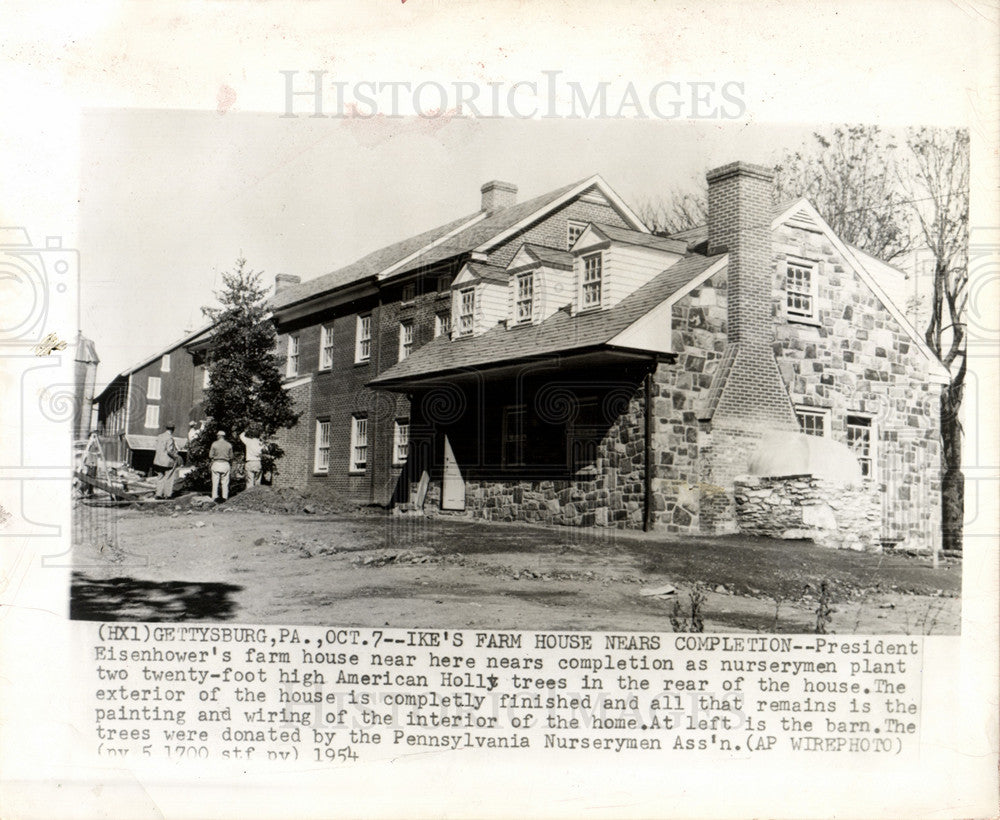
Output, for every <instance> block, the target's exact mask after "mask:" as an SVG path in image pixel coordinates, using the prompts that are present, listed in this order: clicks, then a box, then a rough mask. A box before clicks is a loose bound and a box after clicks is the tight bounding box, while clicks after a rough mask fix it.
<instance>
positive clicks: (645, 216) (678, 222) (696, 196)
mask: <svg viewBox="0 0 1000 820" xmlns="http://www.w3.org/2000/svg"><path fill="white" fill-rule="evenodd" d="M636 212H637V213H638V215H639V218H640V219H641V220H642V221H643V222H645V223H646V226H647V227H648V228H649V229H650V230H651V231H652V232H653V233H655V234H659V235H660V236H670V235H671V234H675V233H679V232H680V231H686V230H688V229H689V228H697V227H699V226H701V225H707V224H708V188H707V186H706V185H705V182H704V179H702V184H701V186H700V187H696V186H695V185H694V183H692V189H691V190H684V189H682V188H674V189H673V190H672V191H671V192H670V193H669V194H667V196H666V197H665V198H662V199H646V200H645V201H643V202H641V203H639V207H638V209H637V211H636Z"/></svg>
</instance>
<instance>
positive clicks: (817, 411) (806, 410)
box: [792, 404, 833, 438]
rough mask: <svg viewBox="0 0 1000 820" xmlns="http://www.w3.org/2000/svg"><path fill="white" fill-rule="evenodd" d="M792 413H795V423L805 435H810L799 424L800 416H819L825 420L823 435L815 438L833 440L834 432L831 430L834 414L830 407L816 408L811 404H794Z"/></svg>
mask: <svg viewBox="0 0 1000 820" xmlns="http://www.w3.org/2000/svg"><path fill="white" fill-rule="evenodd" d="M792 411H793V412H794V413H795V422H796V423H797V424H798V425H799V432H800V433H803V434H805V435H810V434H809V433H806V431H805V430H803V429H802V424H801V422H799V414H800V413H801V414H802V415H803V416H819V417H821V418H822V419H823V435H822V436H815V438H833V435H832V434H833V430H832V429H831V427H832V424H833V413H832V412H831V410H830V408H829V407H816V406H814V405H811V404H793V405H792Z"/></svg>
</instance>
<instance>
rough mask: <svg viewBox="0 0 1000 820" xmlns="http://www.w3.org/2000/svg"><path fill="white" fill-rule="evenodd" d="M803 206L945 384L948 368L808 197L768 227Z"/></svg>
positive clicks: (932, 375) (935, 378)
mask: <svg viewBox="0 0 1000 820" xmlns="http://www.w3.org/2000/svg"><path fill="white" fill-rule="evenodd" d="M803 209H805V210H806V211H807V212H808V213H809V215H810V216H811V217H812V218H813V219H815V220H816V223H817V225H818V226H819V227H820V229H821V230H822V232H823V234H824V236H826V237H827V239H829V240H830V244H832V245H833V247H834V248H835V249H836V250H837V252H838V253H839V254H840V255H841V256H843V257H844V259H845V260H847V262H848V264H850V265H851V267H852V268H853V269H854V272H855V273H856V274H857V275H858V277H859V278H860V279H861V281H862V282H864V283H865V284H866V285H868V287H869V288H870V289H871V291H872V293H874V294H875V296H876V297H877V298H878V300H879V301H880V302H881V303H882V307H884V308H885V309H886V310H887V311H889V314H890V315H891V316H892V318H893V319H895V320H896V321H897V322H898V323H899V326H900V327H902V328H903V331H904V332H905V333H906V334H907V335H908V336H909V337H910V340H911V341H912V342H913V344H914V346H915V347H916V348H917V349H918V350H919V351H920V352H921V353H923V354H924V356H926V357H927V359H928V360H929V361H930V364H931V367H930V372H929V374H928V376H929V377H930V380H931V381H934V382H936V383H938V384H948V383H949V382H950V381H951V374H949V373H948V370H947V369H946V368H945V366H944V365H943V364H942V363H941V360H940V359H939V358H938V357H937V356H935V355H934V351H932V350H931V349H930V348H929V347H928V346H927V343H926V342H925V341H924V340H923V338H922V337H921V336H920V333H919V331H918V330H917V329H916V328H915V327H914V326H913V325H912V324H910V320H909V319H907V318H906V316H905V315H904V314H903V313H902V312H901V311H900V310H899V308H897V307H896V305H895V304H894V303H893V301H892V299H890V298H889V295H888V294H887V293H886V292H885V290H884V289H883V288H882V286H881V285H880V284H879V283H878V282H877V281H876V279H875V277H873V276H872V275H871V273H869V271H868V269H867V268H866V267H865V266H864V265H863V264H862V262H861V260H860V259H858V257H857V256H855V254H854V253H853V252H852V251H851V249H850V248H849V247H848V246H847V244H846V243H845V242H844V241H843V240H841V238H840V237H839V236H837V235H836V234H835V233H834V232H833V229H832V228H831V227H830V226H829V225H828V224H827V223H826V220H825V219H823V217H822V216H820V214H819V211H817V210H816V208H815V207H813V204H812V203H811V202H810V201H809V200H808V199H806V198H805V197H802V198H800V199H798V200H797V201H795V202H793V203H792V204H791V205H789V206H788V207H787V208H786V209H785V210H784V211H783V212H782V213H780V214H778V216H776V217H775V218H774V219H773V220H772V221H771V230H772V231H773V230H775V229H776V228H777V227H778V226H779V225H781V224H784V223H785V222H788V221H789V220H790V219H792V218H793V217H795V218H798V217H797V214H798V213H799V212H800V211H802V210H803Z"/></svg>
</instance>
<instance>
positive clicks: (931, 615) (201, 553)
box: [72, 502, 961, 634]
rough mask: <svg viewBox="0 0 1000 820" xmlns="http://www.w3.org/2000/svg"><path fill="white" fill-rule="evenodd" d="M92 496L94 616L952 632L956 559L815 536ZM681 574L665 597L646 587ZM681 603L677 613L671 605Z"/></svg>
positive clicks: (75, 609) (86, 604) (78, 583)
mask: <svg viewBox="0 0 1000 820" xmlns="http://www.w3.org/2000/svg"><path fill="white" fill-rule="evenodd" d="M318 512H319V514H294V513H292V514H281V515H275V514H267V513H263V512H257V511H253V510H248V509H239V505H238V504H234V503H232V502H231V506H226V505H223V506H220V507H206V508H204V509H192V508H191V507H190V506H189V505H188V504H183V505H182V504H178V505H176V509H175V508H174V505H170V506H166V507H162V506H161V507H158V508H155V509H154V510H153V511H147V510H135V509H125V510H114V509H93V508H84V507H81V508H79V516H80V518H79V521H80V526H78V527H77V532H78V534H79V538H78V542H79V543H78V544H77V546H76V548H75V552H74V568H75V572H74V587H73V594H72V615H73V617H76V618H86V619H95V620H151V621H180V620H195V621H209V620H233V621H238V622H242V623H270V624H279V623H280V624H344V625H355V626H369V627H370V626H385V625H388V626H416V627H448V628H457V627H479V628H497V629H500V628H508V629H510V628H513V629H518V628H519V629H581V630H595V631H600V630H628V631H657V632H670V631H672V630H674V629H688V628H690V616H691V612H690V609H691V597H690V593H691V592H692V590H694V589H696V588H697V589H699V590H702V591H703V592H704V596H705V599H704V602H703V603H702V604H701V606H700V611H701V613H700V614H701V617H703V619H704V628H705V630H706V631H710V632H711V631H717V632H735V631H740V632H745V631H749V632H756V631H764V632H775V631H777V632H811V631H814V630H815V628H816V621H817V615H816V610H817V608H819V607H820V600H819V599H820V596H821V592H820V588H821V585H822V584H823V583H824V582H825V583H826V585H827V590H828V592H827V596H828V597H829V598H830V599H831V603H830V604H829V605H830V606H831V607H832V609H833V610H834V611H833V612H832V614H831V619H830V621H829V623H828V627H827V628H828V630H829V631H830V632H836V633H840V634H844V633H900V634H955V633H957V632H958V630H959V624H960V601H959V597H958V594H959V590H960V583H961V565H960V563H958V562H954V561H952V562H949V563H947V564H946V565H945V566H942V567H941V568H939V569H933V568H932V567H931V566H930V562H929V561H928V560H926V559H917V558H911V557H905V556H895V555H875V554H859V553H852V552H843V551H835V550H829V549H823V548H819V547H815V546H813V545H811V544H809V543H805V542H784V541H769V540H766V539H745V538H735V537H718V538H697V539H678V538H668V537H665V536H663V535H660V534H657V535H645V534H641V533H636V534H630V533H623V532H620V531H595V530H580V529H570V528H541V527H527V526H521V525H505V524H485V523H481V522H472V521H468V520H465V519H462V518H453V517H437V518H425V517H423V516H413V517H408V516H390V515H386V514H372V513H363V512H348V513H335V514H323V513H322V511H321V510H319V511H318ZM664 587H667V588H670V587H673V588H674V590H675V591H674V592H673V593H670V592H669V591H668V592H665V593H664V594H662V595H660V596H651V595H648V594H644V593H648V592H650V591H651V590H656V589H663V588H664ZM675 604H676V606H677V607H678V611H677V612H676V613H675V612H674V608H675Z"/></svg>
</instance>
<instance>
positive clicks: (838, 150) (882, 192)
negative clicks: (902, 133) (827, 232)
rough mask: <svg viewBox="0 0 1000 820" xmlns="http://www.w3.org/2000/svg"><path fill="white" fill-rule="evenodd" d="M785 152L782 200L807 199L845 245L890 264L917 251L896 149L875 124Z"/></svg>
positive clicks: (779, 177)
mask: <svg viewBox="0 0 1000 820" xmlns="http://www.w3.org/2000/svg"><path fill="white" fill-rule="evenodd" d="M813 139H814V140H815V145H814V146H812V148H811V149H805V150H803V151H796V152H786V153H785V155H784V157H783V158H782V159H781V161H780V162H779V163H778V164H777V166H775V192H776V194H777V197H778V201H779V202H782V201H785V200H788V199H793V198H797V197H800V196H804V197H805V198H806V199H808V200H809V201H810V202H811V203H812V204H813V205H814V206H815V207H816V210H817V211H819V212H820V215H821V216H822V217H823V219H825V220H826V222H827V223H828V224H829V225H830V227H831V228H833V231H834V233H836V234H837V236H839V237H840V238H841V239H843V240H844V241H845V242H848V243H850V244H851V245H854V246H855V247H858V248H861V250H863V251H865V252H866V253H869V254H871V255H872V256H874V257H876V258H878V259H882V260H884V261H886V262H891V261H892V260H893V259H896V258H898V257H900V256H902V255H903V254H905V253H907V252H908V251H910V250H911V249H912V248H913V241H912V238H911V237H912V231H911V225H910V213H911V212H910V209H909V208H908V207H907V206H906V203H905V202H904V199H905V197H904V196H903V192H902V190H901V189H900V186H899V184H898V179H897V176H896V174H895V173H894V172H893V168H894V167H895V163H896V150H897V149H896V145H895V144H894V143H893V142H892V141H891V140H889V139H888V138H887V137H886V136H885V135H883V134H882V132H881V131H880V130H879V128H878V127H877V126H867V125H851V126H847V127H844V128H837V129H835V130H834V132H833V135H832V136H831V137H827V136H824V135H823V134H819V133H814V134H813Z"/></svg>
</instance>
